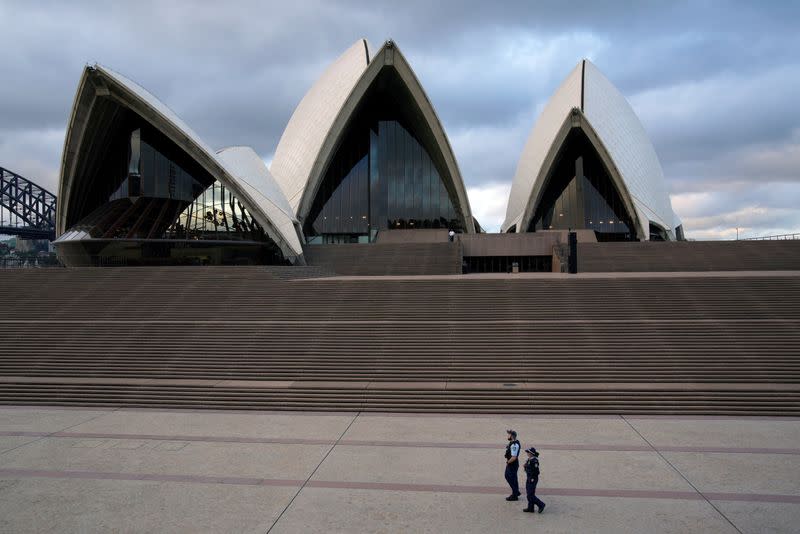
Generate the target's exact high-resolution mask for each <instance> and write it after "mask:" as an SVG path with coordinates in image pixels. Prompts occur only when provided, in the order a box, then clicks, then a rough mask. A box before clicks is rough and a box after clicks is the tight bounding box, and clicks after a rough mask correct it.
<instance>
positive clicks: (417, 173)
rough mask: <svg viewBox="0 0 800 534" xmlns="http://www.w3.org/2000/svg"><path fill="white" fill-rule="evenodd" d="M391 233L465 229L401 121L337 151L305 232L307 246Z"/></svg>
mask: <svg viewBox="0 0 800 534" xmlns="http://www.w3.org/2000/svg"><path fill="white" fill-rule="evenodd" d="M343 198H346V199H347V200H346V201H343V200H342V199H343ZM343 220H344V221H351V220H352V221H353V223H352V224H341V221H343ZM394 228H403V229H407V228H453V229H455V230H463V228H462V224H461V216H460V213H459V212H458V210H456V209H455V207H454V202H453V200H452V199H451V197H450V194H449V193H448V191H447V188H446V187H445V185H444V183H443V182H442V180H441V178H440V175H439V173H438V172H437V170H436V165H435V163H434V162H433V160H432V159H431V157H430V155H429V154H428V152H427V150H425V147H424V146H423V145H422V144H421V143H420V142H419V141H418V140H417V139H416V138H415V137H414V136H413V135H411V134H410V133H409V131H408V130H407V129H406V128H405V127H404V126H403V125H402V124H401V123H400V122H399V121H396V120H375V121H372V122H370V123H367V124H361V125H358V126H357V127H355V128H353V129H352V130H351V131H350V132H349V135H348V136H347V137H346V139H345V141H344V143H343V144H342V145H341V146H340V147H339V149H338V151H337V153H336V155H335V157H334V158H333V160H332V162H331V165H330V167H329V168H328V171H327V173H326V175H325V178H324V179H323V180H322V183H321V185H320V188H319V190H318V192H317V195H316V198H315V200H314V204H313V206H312V209H311V211H310V213H309V217H308V218H307V220H306V223H305V228H304V231H305V234H306V238H307V240H308V241H309V242H310V243H352V242H364V241H367V240H373V239H374V238H375V236H376V234H377V231H379V230H386V229H394Z"/></svg>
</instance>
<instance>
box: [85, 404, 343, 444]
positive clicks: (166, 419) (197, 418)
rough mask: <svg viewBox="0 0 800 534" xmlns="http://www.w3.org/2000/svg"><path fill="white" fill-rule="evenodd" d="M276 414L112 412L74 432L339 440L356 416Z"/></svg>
mask: <svg viewBox="0 0 800 534" xmlns="http://www.w3.org/2000/svg"><path fill="white" fill-rule="evenodd" d="M355 415H356V414H355V413H354V414H352V415H303V416H302V417H300V416H298V415H295V414H292V413H289V412H287V413H283V414H273V413H263V414H260V413H252V414H250V413H239V412H236V413H224V412H207V413H203V412H199V413H198V412H162V411H125V410H121V411H118V412H114V413H109V414H107V415H104V416H102V417H99V418H97V419H94V420H92V421H90V422H88V423H85V424H82V425H80V426H79V427H77V428H72V429H71V430H72V431H80V432H116V433H120V434H171V435H186V436H233V437H260V438H296V439H324V440H336V438H338V437H339V436H340V435H341V433H342V432H344V429H345V428H347V425H349V424H350V422H351V421H352V420H353V418H354V417H355Z"/></svg>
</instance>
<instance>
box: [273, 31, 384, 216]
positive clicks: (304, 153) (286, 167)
mask: <svg viewBox="0 0 800 534" xmlns="http://www.w3.org/2000/svg"><path fill="white" fill-rule="evenodd" d="M368 55H369V48H368V45H367V41H366V39H359V40H358V41H356V42H355V43H353V45H352V46H351V47H350V48H348V49H347V50H345V52H344V53H343V54H342V55H341V56H339V57H338V58H337V59H336V61H334V62H333V63H332V64H331V65H330V66H329V67H328V68H327V69H325V72H323V73H322V76H320V77H319V79H318V80H317V81H316V83H314V85H313V86H312V87H311V89H309V90H308V92H307V93H306V94H305V96H304V97H303V99H302V100H301V101H300V103H299V104H298V105H297V108H296V109H295V110H294V113H293V114H292V117H291V119H289V123H288V124H287V125H286V129H285V130H284V131H283V134H282V135H281V139H280V141H279V142H278V147H277V148H276V149H275V155H274V156H273V158H272V163H271V164H270V171H271V172H272V175H273V176H274V177H275V179H276V180H277V181H278V184H280V186H281V188H282V189H283V191H284V193H285V194H286V198H287V199H288V200H289V204H290V205H291V206H292V209H293V210H297V206H298V205H299V204H300V200H301V198H302V196H303V193H304V192H305V188H306V184H308V181H309V176H310V175H311V169H312V167H313V166H314V160H315V159H316V157H317V154H318V153H319V151H320V149H321V148H322V144H323V143H324V142H325V137H326V136H327V135H328V131H329V130H330V129H331V127H332V126H333V122H334V121H335V120H336V116H337V115H338V113H339V110H340V109H342V106H344V103H345V101H347V97H348V96H349V95H350V92H351V91H352V90H353V87H355V85H356V83H357V82H358V80H359V78H361V75H362V74H363V73H364V70H366V68H367V65H368V64H369V57H368Z"/></svg>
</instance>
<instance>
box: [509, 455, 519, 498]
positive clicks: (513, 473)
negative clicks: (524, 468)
mask: <svg viewBox="0 0 800 534" xmlns="http://www.w3.org/2000/svg"><path fill="white" fill-rule="evenodd" d="M517 471H519V462H514V463H511V464H506V482H508V485H509V486H511V494H512V495H517V496H518V495H521V493H520V492H519V479H518V478H517Z"/></svg>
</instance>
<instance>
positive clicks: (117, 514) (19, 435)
mask: <svg viewBox="0 0 800 534" xmlns="http://www.w3.org/2000/svg"><path fill="white" fill-rule="evenodd" d="M507 428H515V429H516V430H517V431H518V432H519V436H520V439H521V441H522V444H523V446H525V447H527V446H531V445H533V446H536V447H537V448H538V449H539V450H540V451H541V457H540V460H541V464H542V478H541V480H540V491H539V495H540V496H541V497H542V499H543V500H544V501H545V502H546V503H547V509H546V510H545V512H544V513H543V514H541V515H540V514H525V513H523V512H522V511H521V510H522V508H523V507H524V506H525V504H524V500H521V501H520V502H516V503H509V502H506V501H505V500H504V497H505V496H506V495H507V494H508V493H509V491H508V488H507V486H506V485H505V481H504V480H503V463H504V460H503V457H502V455H503V447H504V440H505V429H507ZM798 460H800V419H795V418H791V419H790V418H785V419H781V418H766V417H762V418H749V417H739V418H733V417H731V418H724V417H684V418H681V417H654V416H648V417H634V416H627V417H619V416H547V417H535V416H520V415H513V416H503V415H475V416H470V415H410V414H404V415H399V414H373V413H370V414H357V413H292V412H242V411H188V410H187V411H181V410H137V409H79V408H47V407H35V408H33V407H0V532H59V533H63V532H156V531H157V532H192V533H195V532H260V533H267V532H270V533H276V534H277V533H287V532H302V533H313V532H347V533H354V532H386V533H394V532H435V533H447V532H481V533H483V532H569V533H576V532H637V533H638V532H647V533H657V532H704V533H705V532H709V533H710V532H732V533H735V532H747V533H750V532H752V533H756V532H758V533H761V532H797V531H798V529H800V462H798ZM520 479H521V480H522V471H520Z"/></svg>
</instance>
